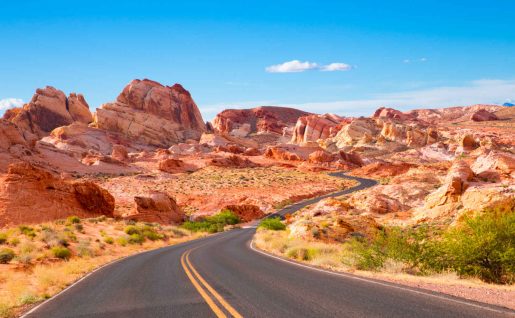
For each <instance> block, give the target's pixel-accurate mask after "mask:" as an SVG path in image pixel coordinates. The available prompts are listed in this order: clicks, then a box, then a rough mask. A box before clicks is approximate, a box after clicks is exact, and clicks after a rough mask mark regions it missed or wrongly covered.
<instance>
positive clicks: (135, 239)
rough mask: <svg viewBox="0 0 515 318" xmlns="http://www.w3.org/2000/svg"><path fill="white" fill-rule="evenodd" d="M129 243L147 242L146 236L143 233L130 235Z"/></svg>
mask: <svg viewBox="0 0 515 318" xmlns="http://www.w3.org/2000/svg"><path fill="white" fill-rule="evenodd" d="M127 242H128V243H129V244H142V243H143V242H145V237H144V236H143V235H142V234H139V233H134V234H131V235H129V239H128V240H127Z"/></svg>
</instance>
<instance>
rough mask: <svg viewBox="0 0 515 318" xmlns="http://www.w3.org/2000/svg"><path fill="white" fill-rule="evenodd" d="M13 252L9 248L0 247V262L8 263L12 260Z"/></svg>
mask: <svg viewBox="0 0 515 318" xmlns="http://www.w3.org/2000/svg"><path fill="white" fill-rule="evenodd" d="M14 256H15V254H14V251H13V250H11V249H10V248H2V249H0V264H8V263H9V262H10V261H12V260H13V258H14Z"/></svg>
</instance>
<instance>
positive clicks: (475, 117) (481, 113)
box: [470, 109, 499, 121]
mask: <svg viewBox="0 0 515 318" xmlns="http://www.w3.org/2000/svg"><path fill="white" fill-rule="evenodd" d="M498 119H499V118H497V116H496V115H495V114H494V113H491V112H489V111H488V110H486V109H480V110H478V111H475V112H474V113H473V114H472V115H471V116H470V120H472V121H491V120H498Z"/></svg>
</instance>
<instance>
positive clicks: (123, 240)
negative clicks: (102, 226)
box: [116, 236, 129, 246]
mask: <svg viewBox="0 0 515 318" xmlns="http://www.w3.org/2000/svg"><path fill="white" fill-rule="evenodd" d="M116 243H117V244H118V245H120V246H127V244H128V243H129V240H128V239H127V237H125V236H121V237H119V238H117V239H116Z"/></svg>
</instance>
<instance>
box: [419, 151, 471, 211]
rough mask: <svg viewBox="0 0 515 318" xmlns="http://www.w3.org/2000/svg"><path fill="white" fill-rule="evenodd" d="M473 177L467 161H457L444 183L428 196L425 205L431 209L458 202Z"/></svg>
mask: <svg viewBox="0 0 515 318" xmlns="http://www.w3.org/2000/svg"><path fill="white" fill-rule="evenodd" d="M473 177H474V172H473V171H472V170H471V169H470V167H469V165H468V164H467V163H466V162H465V161H463V160H458V161H455V162H454V163H453V165H452V166H451V168H450V169H449V172H448V173H447V176H446V177H445V181H444V184H443V185H442V186H441V187H440V188H438V189H437V190H436V191H435V192H433V193H431V194H430V195H428V196H427V198H426V204H425V207H426V208H428V209H431V208H434V207H436V206H441V205H445V204H449V203H455V202H458V201H459V200H460V197H461V195H462V194H463V192H465V190H466V189H467V188H468V186H469V181H471V180H472V178H473Z"/></svg>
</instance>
